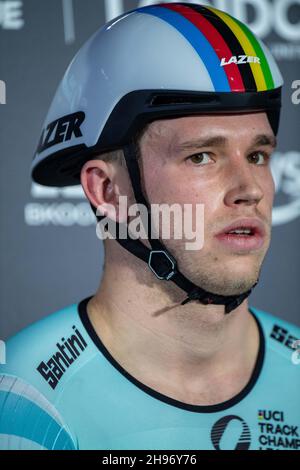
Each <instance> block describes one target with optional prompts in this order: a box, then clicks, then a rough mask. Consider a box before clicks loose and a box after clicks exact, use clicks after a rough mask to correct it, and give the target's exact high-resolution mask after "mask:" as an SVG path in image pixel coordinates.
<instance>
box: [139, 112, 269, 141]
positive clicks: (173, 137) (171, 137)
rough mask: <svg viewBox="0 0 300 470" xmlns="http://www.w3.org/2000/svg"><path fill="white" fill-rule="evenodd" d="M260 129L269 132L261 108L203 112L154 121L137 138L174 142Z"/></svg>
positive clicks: (236, 135)
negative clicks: (230, 111) (229, 112)
mask: <svg viewBox="0 0 300 470" xmlns="http://www.w3.org/2000/svg"><path fill="white" fill-rule="evenodd" d="M262 131H265V132H268V133H269V134H272V133H273V132H272V129H271V126H270V124H269V121H268V118H267V115H266V113H265V112H252V113H234V114H205V115H201V116H200V115H199V116H186V117H180V118H172V119H162V120H157V121H154V122H152V123H151V124H149V125H148V126H147V128H146V130H145V132H144V134H143V137H142V139H141V142H142V143H143V144H144V145H147V144H151V146H153V145H157V144H159V145H162V144H169V145H172V146H174V145H175V144H178V143H181V142H182V141H186V140H188V139H189V138H191V139H193V138H196V137H201V136H212V135H219V136H224V137H226V138H227V139H228V140H230V139H231V138H234V139H237V138H241V137H244V136H245V137H247V136H248V137H249V139H250V138H252V137H253V136H254V135H255V134H257V133H258V132H259V133H261V132H262Z"/></svg>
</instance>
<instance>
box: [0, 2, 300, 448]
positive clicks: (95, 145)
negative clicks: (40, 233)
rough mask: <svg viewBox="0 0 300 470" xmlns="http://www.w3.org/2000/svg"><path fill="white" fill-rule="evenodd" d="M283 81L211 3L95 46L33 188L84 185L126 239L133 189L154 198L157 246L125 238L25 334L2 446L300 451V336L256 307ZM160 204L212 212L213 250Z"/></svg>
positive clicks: (157, 17) (51, 134) (149, 202)
mask: <svg viewBox="0 0 300 470" xmlns="http://www.w3.org/2000/svg"><path fill="white" fill-rule="evenodd" d="M281 85H282V78H281V75H280V72H279V70H278V68H277V66H276V64H275V62H274V60H273V59H272V57H271V55H270V53H269V51H268V50H267V48H266V47H265V46H264V45H263V44H262V43H261V42H260V41H259V40H258V39H257V38H255V36H254V35H253V34H252V33H251V32H250V31H249V30H248V29H247V27H246V26H245V25H243V24H242V23H240V22H238V21H237V20H236V19H234V18H232V17H231V16H229V15H227V14H225V13H224V12H221V11H219V10H216V9H214V8H210V7H203V6H199V5H191V4H183V3H178V4H177V3H176V4H164V5H155V6H150V7H144V8H140V9H137V10H133V11H132V12H129V13H126V14H125V15H122V16H121V17H119V18H117V19H115V20H113V21H111V22H110V23H109V24H108V25H105V26H104V27H103V28H102V29H101V30H100V31H98V32H97V33H96V34H95V35H94V36H93V37H92V38H91V39H90V40H89V41H88V42H87V43H86V44H85V45H84V46H83V48H82V49H81V50H80V51H79V53H78V54H77V56H76V57H75V59H74V60H73V62H72V63H71V65H70V67H69V68H68V70H67V72H66V74H65V76H64V79H63V81H62V84H61V85H60V86H59V88H58V90H57V93H56V95H55V98H54V100H53V103H52V105H51V108H50V110H49V113H48V116H47V118H46V122H45V125H44V129H43V132H42V136H41V139H40V143H39V146H38V150H37V154H36V156H35V159H34V162H33V178H34V179H35V180H36V181H38V182H39V183H41V184H46V185H60V186H64V185H70V184H75V183H78V181H79V177H80V179H81V184H82V186H83V188H84V191H85V193H86V196H87V198H88V199H89V201H90V203H91V206H92V207H93V210H94V211H95V212H96V208H97V209H98V212H97V217H98V220H99V221H100V223H101V222H103V220H104V219H103V218H105V217H106V219H107V220H109V221H112V222H115V226H116V228H117V229H118V230H119V229H121V228H122V227H123V228H124V226H125V228H126V231H127V230H128V233H130V230H129V228H130V227H129V224H130V222H131V221H132V214H131V213H130V212H129V211H128V210H127V209H126V208H125V209H124V206H122V204H121V203H120V196H127V197H128V207H130V205H131V204H132V203H134V202H137V203H139V204H141V205H144V207H146V208H147V209H148V213H147V217H146V220H144V219H143V220H142V225H143V226H144V228H145V231H146V234H147V235H148V239H147V240H143V241H141V240H137V239H134V238H132V237H127V238H122V237H121V236H120V232H118V230H117V235H116V237H115V238H116V239H111V238H108V239H107V240H105V267H104V275H103V279H102V282H101V284H100V286H99V289H98V291H97V292H96V294H95V295H94V296H92V297H88V298H86V299H84V300H83V301H81V302H80V303H79V305H77V304H74V305H72V306H70V307H68V308H66V309H64V310H61V311H59V312H56V313H54V314H52V315H50V316H48V317H47V318H45V319H43V320H41V321H39V322H37V323H35V324H33V325H32V326H30V327H28V328H27V329H26V330H24V331H23V332H21V333H19V334H18V335H17V336H16V337H14V338H12V339H11V340H10V342H9V345H8V351H7V357H8V360H7V365H6V366H4V367H3V368H2V369H1V373H2V376H1V382H0V400H1V401H0V406H1V407H2V417H1V419H0V443H1V446H2V448H16V447H17V448H33V449H41V448H43V449H211V450H214V449H216V450H220V449H221V450H223V449H251V450H252V449H268V448H271V449H286V448H288V449H298V448H300V440H299V433H298V426H299V425H300V409H299V399H298V387H299V384H300V381H299V369H298V368H297V365H296V362H297V361H295V360H294V361H293V360H292V359H293V358H294V356H292V343H293V341H295V340H297V339H298V338H299V337H300V331H299V328H298V327H296V326H295V325H292V324H290V323H288V322H286V321H284V320H282V319H279V318H276V317H274V316H273V315H271V314H269V313H266V312H262V311H260V310H258V309H256V308H253V307H251V308H250V307H249V306H248V300H247V297H248V296H249V294H250V292H251V290H252V288H253V287H254V286H255V285H256V283H257V282H258V277H259V272H260V269H261V265H262V262H263V259H264V257H265V254H266V252H267V249H268V247H269V243H270V232H271V215H272V202H273V198H274V183H273V179H272V175H271V170H270V159H271V154H272V151H273V150H274V148H275V146H276V140H275V135H276V133H277V130H278V123H279V109H280V88H281ZM153 204H167V205H169V206H172V205H173V204H177V205H179V207H181V208H182V207H183V206H184V205H185V204H190V206H191V207H192V219H195V217H196V216H197V211H196V207H197V205H198V204H201V205H202V206H203V207H204V216H205V217H204V225H203V231H204V232H203V235H204V243H203V246H202V247H201V248H200V249H199V248H198V249H194V250H189V249H187V248H186V242H187V238H188V236H187V234H186V232H185V233H184V235H183V237H182V238H177V237H175V236H174V228H173V229H172V230H173V231H172V230H171V233H172V236H170V237H169V238H167V239H164V240H163V239H162V238H163V237H162V236H161V234H162V228H163V227H161V226H159V224H157V222H155V221H154V220H153V218H152V217H151V214H152V215H153ZM139 207H142V206H139ZM99 214H100V215H99ZM202 221H203V220H202ZM146 222H149V225H148V227H146V226H147V224H146ZM177 222H178V220H177ZM197 222H198V221H196V224H197ZM151 228H154V231H153V232H152V231H151V230H150V229H151ZM102 229H103V226H102ZM197 229H198V225H197ZM102 233H103V232H102ZM157 233H158V234H159V238H158V237H156V236H154V235H156V234H157ZM141 238H142V237H141ZM124 248H125V249H124ZM145 263H147V264H148V266H146V264H145ZM295 352H296V351H295ZM294 359H295V358H294Z"/></svg>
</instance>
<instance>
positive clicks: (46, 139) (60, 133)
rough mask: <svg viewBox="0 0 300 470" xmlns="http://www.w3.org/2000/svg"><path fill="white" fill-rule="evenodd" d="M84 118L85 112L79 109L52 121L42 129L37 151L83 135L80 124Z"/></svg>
mask: <svg viewBox="0 0 300 470" xmlns="http://www.w3.org/2000/svg"><path fill="white" fill-rule="evenodd" d="M84 118H85V114H84V112H83V111H78V112H77V113H72V114H68V115H66V116H63V117H61V118H59V119H56V120H55V121H52V122H50V124H48V126H47V127H46V129H43V130H42V135H41V137H40V141H39V144H38V148H37V153H40V152H43V150H46V149H47V148H49V147H52V146H53V145H56V144H60V143H61V142H65V141H67V140H71V139H72V138H73V137H75V138H78V137H82V132H81V129H80V126H81V124H82V123H83V121H84Z"/></svg>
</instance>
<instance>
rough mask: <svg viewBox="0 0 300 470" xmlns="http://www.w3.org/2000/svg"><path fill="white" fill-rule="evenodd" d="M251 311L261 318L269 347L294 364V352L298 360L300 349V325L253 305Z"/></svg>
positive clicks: (260, 321)
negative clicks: (298, 350)
mask: <svg viewBox="0 0 300 470" xmlns="http://www.w3.org/2000/svg"><path fill="white" fill-rule="evenodd" d="M251 311H252V312H253V313H254V315H255V316H256V318H257V319H258V320H259V323H260V325H261V327H262V330H263V333H264V336H265V341H266V346H267V348H269V349H271V350H273V351H274V352H276V353H278V354H280V355H281V356H283V357H286V358H287V359H289V362H290V363H291V364H292V363H293V356H292V355H293V353H294V358H295V360H296V355H297V349H300V326H298V325H296V324H294V323H291V322H289V321H287V320H284V319H283V318H281V317H279V316H276V315H273V314H271V313H268V312H266V311H264V310H260V309H258V308H254V307H251Z"/></svg>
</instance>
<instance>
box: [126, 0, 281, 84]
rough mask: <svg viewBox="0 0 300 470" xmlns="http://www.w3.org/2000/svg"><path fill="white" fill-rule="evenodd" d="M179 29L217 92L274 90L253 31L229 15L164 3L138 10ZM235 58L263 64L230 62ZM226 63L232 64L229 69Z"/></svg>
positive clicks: (200, 8)
mask: <svg viewBox="0 0 300 470" xmlns="http://www.w3.org/2000/svg"><path fill="white" fill-rule="evenodd" d="M135 11H137V12H142V13H147V14H151V15H154V16H156V17H158V18H160V19H162V20H164V21H166V22H167V23H169V24H170V25H172V26H173V27H174V28H176V29H177V31H178V32H180V33H181V34H182V35H183V36H184V37H185V39H186V40H187V41H188V42H189V43H190V44H191V45H192V46H193V48H194V50H195V51H196V52H197V54H198V55H199V57H200V58H201V59H202V61H203V63H204V65H205V66H206V68H207V71H208V73H209V75H210V78H211V81H212V83H213V86H214V88H215V91H225V92H226V91H228V92H230V91H238V92H241V91H264V90H271V89H273V88H274V80H273V77H272V73H271V69H270V66H269V63H268V60H267V58H266V55H265V53H264V51H263V49H262V47H261V45H260V43H259V41H258V40H257V38H256V37H255V35H254V34H253V33H252V31H251V30H250V29H249V28H248V27H247V26H245V25H244V24H243V23H241V22H240V21H238V20H237V19H236V18H233V17H232V16H230V15H229V14H227V13H225V12H223V11H220V10H217V9H215V8H213V7H208V6H205V7H204V6H202V5H194V4H190V5H186V4H180V3H163V4H159V5H152V6H147V7H142V8H138V9H137V10H135ZM233 56H235V57H241V56H247V57H255V58H258V59H259V62H254V61H253V62H244V63H234V62H230V58H232V57H233ZM222 59H223V60H224V59H225V62H226V61H229V63H227V64H226V66H225V67H222V66H221V65H220V63H221V61H222Z"/></svg>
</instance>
